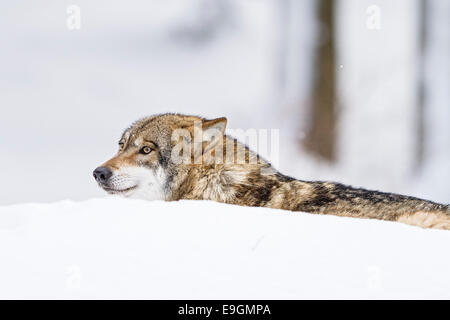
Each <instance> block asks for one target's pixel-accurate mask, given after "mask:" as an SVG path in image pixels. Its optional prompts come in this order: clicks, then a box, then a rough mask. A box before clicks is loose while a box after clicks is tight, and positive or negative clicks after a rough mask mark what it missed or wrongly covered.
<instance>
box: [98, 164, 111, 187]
mask: <svg viewBox="0 0 450 320" xmlns="http://www.w3.org/2000/svg"><path fill="white" fill-rule="evenodd" d="M111 176H112V171H111V170H110V169H109V168H107V167H98V168H97V169H95V170H94V178H95V180H97V182H100V183H106V181H108V179H109V178H111Z"/></svg>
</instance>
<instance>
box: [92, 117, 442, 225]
mask: <svg viewBox="0 0 450 320" xmlns="http://www.w3.org/2000/svg"><path fill="white" fill-rule="evenodd" d="M226 124H227V119H226V118H217V119H212V120H208V119H205V118H202V117H199V116H192V115H182V114H173V113H167V114H159V115H154V116H150V117H146V118H143V119H140V120H138V121H136V122H135V123H133V124H132V125H131V126H130V127H129V128H127V129H126V130H125V131H124V132H123V134H122V136H121V138H120V140H119V150H118V152H117V154H116V155H115V156H114V157H113V158H112V159H110V160H108V161H106V162H105V163H104V164H102V165H101V166H99V167H98V168H96V169H95V170H94V172H93V175H94V178H95V180H96V181H97V183H98V184H99V186H100V187H101V188H103V189H104V190H105V191H106V192H108V193H110V194H119V195H123V196H126V197H134V198H143V199H149V200H165V201H176V200H182V199H187V200H213V201H218V202H222V203H228V204H235V205H241V206H255V207H267V208H275V209H283V210H290V211H301V212H307V213H315V214H330V215H337V216H345V217H354V218H367V219H379V220H387V221H397V222H402V223H406V224H409V225H414V226H418V227H422V228H436V229H445V230H450V209H449V205H444V204H439V203H435V202H431V201H427V200H422V199H418V198H414V197H410V196H404V195H399V194H393V193H385V192H379V191H370V190H365V189H361V188H354V187H351V186H347V185H343V184H340V183H334V182H327V181H303V180H298V179H294V178H292V177H289V176H286V175H284V174H282V173H280V172H278V171H277V170H275V169H274V168H273V167H272V165H271V164H270V163H269V162H268V161H266V160H265V159H263V158H262V157H260V156H259V155H258V154H257V153H255V152H253V151H252V150H250V149H249V148H248V147H247V146H246V145H245V144H243V143H241V142H239V141H237V140H236V139H234V138H233V137H230V136H228V135H226V134H225V129H226Z"/></svg>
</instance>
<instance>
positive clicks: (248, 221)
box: [0, 197, 450, 299]
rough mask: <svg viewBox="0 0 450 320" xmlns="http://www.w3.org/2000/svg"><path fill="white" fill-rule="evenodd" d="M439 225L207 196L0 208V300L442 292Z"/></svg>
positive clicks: (447, 238) (445, 284) (446, 239)
mask: <svg viewBox="0 0 450 320" xmlns="http://www.w3.org/2000/svg"><path fill="white" fill-rule="evenodd" d="M449 243H450V232H447V231H441V230H423V229H420V228H416V227H411V226H407V225H402V224H398V223H391V222H383V221H373V220H360V219H350V218H340V217H334V216H318V215H310V214H306V213H298V212H296V213H293V212H287V211H280V210H273V209H265V208H247V207H238V206H232V205H226V204H220V203H214V202H208V201H180V202H161V201H154V202H150V201H144V200H130V199H125V198H116V197H106V198H96V199H91V200H87V201H83V202H74V201H68V200H66V201H61V202H55V203H48V204H42V203H41V204H39V203H27V204H18V205H10V206H2V207H0V257H1V263H0V298H26V299H28V298H44V299H49V298H62V299H69V298H75V299H78V298H138V299H141V298H158V299H159V298H161V299H162V298H176V299H199V298H201V299H208V298H211V299H215V298H223V299H228V298H233V299H246V298H248V299H259V298H260V299H281V298H286V299H298V298H325V299H328V298H344V299H346V298H376V299H378V298H387V299H391V298H427V299H428V298H447V299H448V298H450V276H449V272H448V270H449V269H450V258H449V255H448V245H449Z"/></svg>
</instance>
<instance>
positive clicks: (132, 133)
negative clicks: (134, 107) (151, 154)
mask: <svg viewBox="0 0 450 320" xmlns="http://www.w3.org/2000/svg"><path fill="white" fill-rule="evenodd" d="M204 120H206V119H205V118H202V117H199V116H193V115H183V114H176V113H164V114H157V115H153V116H149V117H145V118H142V119H139V120H137V121H135V122H134V123H133V124H132V125H131V126H130V127H128V128H127V129H125V130H124V132H123V133H122V136H121V139H120V141H121V142H123V143H129V142H131V141H137V140H139V139H140V138H147V139H151V140H152V141H153V142H156V143H157V144H158V145H161V146H164V145H165V144H168V143H169V141H170V136H171V134H172V132H173V130H175V129H178V128H184V127H189V126H192V125H193V124H194V122H195V121H204Z"/></svg>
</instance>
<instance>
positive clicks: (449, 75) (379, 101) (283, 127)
mask: <svg viewBox="0 0 450 320" xmlns="http://www.w3.org/2000/svg"><path fill="white" fill-rule="evenodd" d="M0 12H1V13H0V15H1V19H0V30H1V31H0V45H1V50H0V57H1V59H0V108H1V117H0V146H1V148H0V168H1V182H2V183H1V184H0V204H10V203H19V202H48V201H56V200H61V199H75V200H81V199H87V198H91V197H96V196H101V195H103V194H104V193H103V192H102V191H101V190H99V188H98V187H97V186H96V183H95V181H94V179H93V178H92V170H93V169H94V168H95V167H96V166H98V165H99V164H101V163H102V162H103V161H105V160H107V159H109V158H110V157H111V156H112V155H113V154H114V153H115V152H116V151H117V141H118V139H119V137H120V134H121V133H122V130H123V129H124V128H126V127H127V126H128V125H130V124H131V122H133V121H134V120H136V119H138V118H141V117H143V116H147V115H151V114H154V113H161V112H179V113H188V114H197V115H202V116H204V117H209V118H215V117H221V116H226V117H227V118H228V126H229V128H235V129H236V128H242V129H249V128H255V129H279V130H280V154H279V165H278V169H279V170H281V171H282V172H283V173H285V174H288V175H291V176H294V177H296V178H299V179H305V180H336V181H339V182H342V183H346V184H351V185H354V186H363V187H366V188H370V189H381V190H384V191H391V192H398V193H406V194H412V195H415V196H419V197H423V198H429V199H431V200H435V201H439V202H445V203H449V202H450V127H449V120H450V1H448V0H371V1H366V0H340V1H337V0H336V1H332V0H128V1H123V0H122V1H115V0H108V1H106V0H97V1H89V0H71V1H65V0H34V1H25V0H16V1H2V2H1V3H0Z"/></svg>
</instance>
